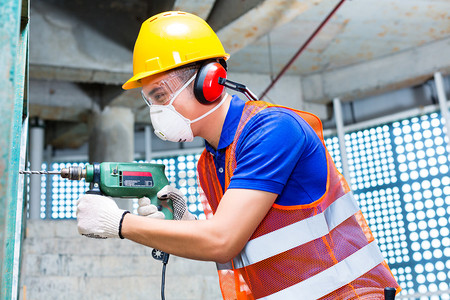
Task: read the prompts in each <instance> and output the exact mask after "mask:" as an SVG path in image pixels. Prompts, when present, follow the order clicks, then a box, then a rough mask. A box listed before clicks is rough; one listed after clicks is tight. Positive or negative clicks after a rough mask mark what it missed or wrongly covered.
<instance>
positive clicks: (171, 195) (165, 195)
mask: <svg viewBox="0 0 450 300" xmlns="http://www.w3.org/2000/svg"><path fill="white" fill-rule="evenodd" d="M156 196H157V197H158V199H160V200H163V201H166V200H172V203H173V218H174V220H197V217H196V216H195V215H193V214H191V213H190V212H189V210H188V209H187V205H186V200H184V197H183V194H182V193H181V192H180V191H179V190H178V189H176V188H174V187H173V186H171V185H166V186H165V187H163V188H162V189H161V190H160V191H159V192H158V194H156ZM141 199H143V198H141ZM139 200H140V199H139ZM149 206H154V205H153V204H150V200H149V201H148V203H147V202H145V203H144V202H143V203H142V205H141V201H139V208H138V214H139V215H141V216H148V214H146V212H147V211H153V210H154V209H153V208H148V207H149ZM155 209H156V206H155ZM161 214H162V212H161ZM163 215H164V214H163Z"/></svg>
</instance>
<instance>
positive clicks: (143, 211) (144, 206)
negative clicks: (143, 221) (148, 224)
mask: <svg viewBox="0 0 450 300" xmlns="http://www.w3.org/2000/svg"><path fill="white" fill-rule="evenodd" d="M138 204H139V207H138V209H137V212H138V215H140V216H144V217H149V218H154V219H164V218H165V216H164V213H163V212H162V211H159V210H158V208H157V207H156V205H153V204H151V202H150V199H149V198H147V197H142V198H139V200H138Z"/></svg>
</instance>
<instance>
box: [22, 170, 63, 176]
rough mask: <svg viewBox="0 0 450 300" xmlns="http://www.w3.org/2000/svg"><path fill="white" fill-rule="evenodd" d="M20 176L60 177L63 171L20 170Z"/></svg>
mask: <svg viewBox="0 0 450 300" xmlns="http://www.w3.org/2000/svg"><path fill="white" fill-rule="evenodd" d="M19 174H30V175H60V174H61V171H44V170H41V171H31V170H20V171H19Z"/></svg>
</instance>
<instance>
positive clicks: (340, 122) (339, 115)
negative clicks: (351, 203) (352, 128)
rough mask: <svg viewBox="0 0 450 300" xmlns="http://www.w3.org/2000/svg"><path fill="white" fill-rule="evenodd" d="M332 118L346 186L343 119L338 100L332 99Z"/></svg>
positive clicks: (347, 170) (348, 173) (346, 159)
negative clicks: (334, 122)
mask: <svg viewBox="0 0 450 300" xmlns="http://www.w3.org/2000/svg"><path fill="white" fill-rule="evenodd" d="M333 108H334V118H335V120H336V130H337V134H338V139H339V149H340V151H341V162H342V173H343V175H344V177H345V179H346V180H347V182H348V184H349V185H350V184H351V178H350V171H349V167H348V158H347V149H346V148H347V147H346V146H345V129H344V118H343V115H342V105H341V100H340V99H339V98H334V99H333Z"/></svg>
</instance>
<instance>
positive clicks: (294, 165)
mask: <svg viewBox="0 0 450 300" xmlns="http://www.w3.org/2000/svg"><path fill="white" fill-rule="evenodd" d="M244 105H245V102H244V101H243V100H241V99H240V98H238V97H237V96H233V98H232V100H231V104H230V108H229V110H228V113H227V116H226V118H225V122H224V125H223V129H222V132H221V135H220V140H219V145H218V147H217V150H216V149H214V148H213V147H212V146H211V145H210V144H208V143H207V142H205V146H206V149H207V150H208V151H209V152H210V153H211V154H212V155H213V158H214V163H215V166H216V171H217V176H218V178H219V181H220V183H221V185H222V189H223V188H224V185H225V151H226V148H227V147H228V146H229V145H230V144H231V143H232V142H233V139H234V135H235V133H236V130H237V127H238V125H239V120H240V118H241V114H242V111H243V109H244ZM326 179H327V162H326V155H325V148H324V147H323V144H322V142H321V140H320V139H319V137H318V136H317V135H316V133H315V132H314V130H313V129H312V128H311V127H310V126H309V125H308V124H307V123H306V122H305V121H304V120H303V119H302V118H301V117H299V116H298V115H297V114H296V113H294V112H292V111H291V110H289V109H285V108H278V107H270V108H267V109H264V110H262V111H261V112H259V113H258V114H256V115H255V116H254V117H253V118H252V119H251V120H250V121H249V122H248V123H247V124H246V125H245V127H244V129H243V131H242V133H241V135H240V137H239V140H238V142H237V145H236V170H235V171H234V174H233V177H232V178H231V180H230V185H229V186H228V188H229V189H254V190H261V191H266V192H271V193H275V194H278V197H277V199H276V201H275V203H277V204H279V205H285V206H291V205H300V204H309V203H311V202H314V201H315V200H317V199H319V198H320V197H321V196H322V195H323V194H324V193H325V190H326Z"/></svg>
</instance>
